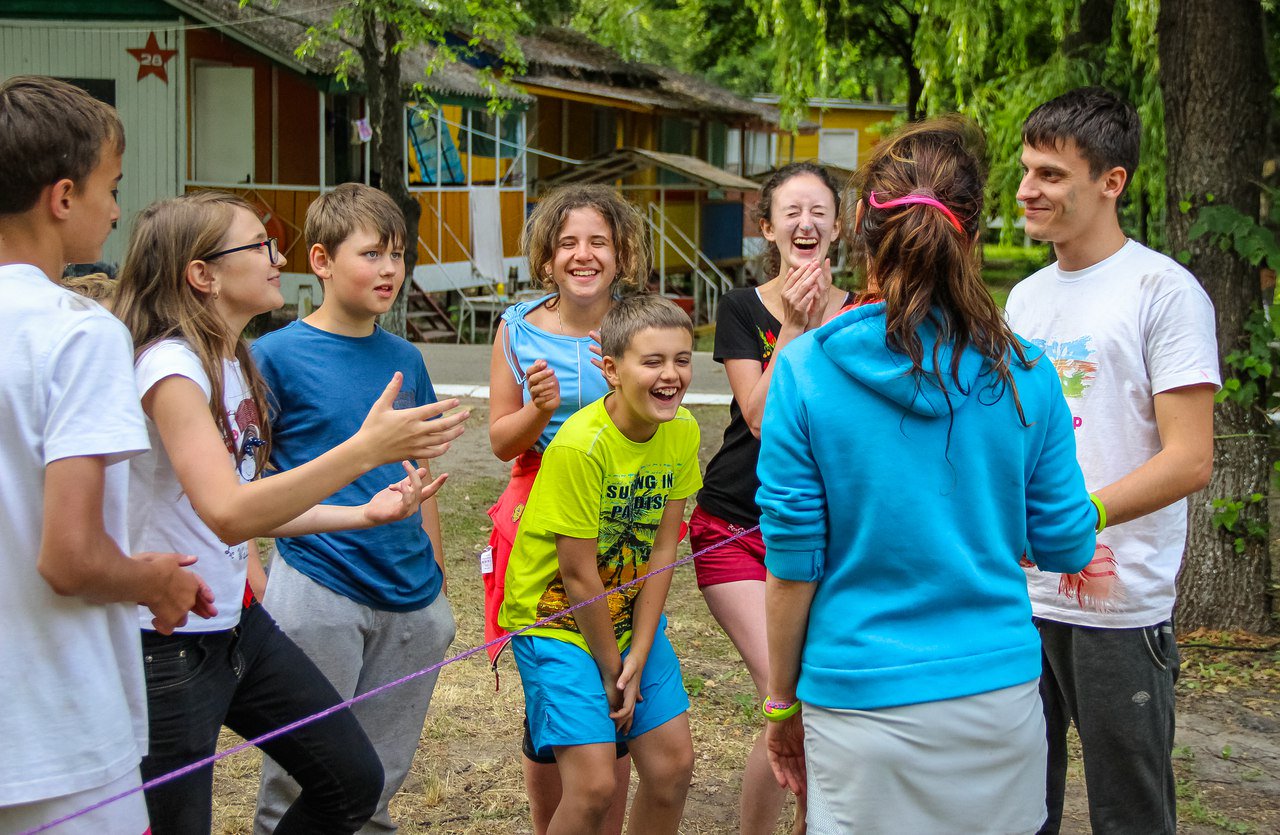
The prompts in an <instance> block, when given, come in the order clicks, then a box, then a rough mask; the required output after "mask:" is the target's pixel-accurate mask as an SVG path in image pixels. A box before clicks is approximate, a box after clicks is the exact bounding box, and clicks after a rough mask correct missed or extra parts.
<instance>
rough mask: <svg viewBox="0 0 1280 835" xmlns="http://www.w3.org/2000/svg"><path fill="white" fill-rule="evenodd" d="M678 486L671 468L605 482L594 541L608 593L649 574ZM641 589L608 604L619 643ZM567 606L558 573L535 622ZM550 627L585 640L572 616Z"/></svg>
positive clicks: (652, 466) (628, 628) (617, 596)
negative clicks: (655, 545)
mask: <svg viewBox="0 0 1280 835" xmlns="http://www.w3.org/2000/svg"><path fill="white" fill-rule="evenodd" d="M674 484H675V470H674V468H673V467H672V466H671V465H670V464H648V465H646V466H644V467H642V468H641V470H640V472H639V473H637V474H635V475H631V474H616V475H612V476H607V477H606V478H605V484H604V495H603V497H602V499H601V501H600V532H599V534H598V535H597V537H596V568H597V570H598V571H599V572H600V582H601V583H603V584H604V587H605V588H606V589H613V588H617V587H618V586H620V585H622V584H624V583H629V582H631V581H632V580H634V579H635V578H636V577H639V576H642V575H643V574H645V573H647V572H648V570H649V555H650V553H651V552H652V551H653V540H654V537H655V536H657V533H658V525H659V523H660V522H661V521H662V511H663V510H664V509H665V508H666V506H667V496H668V494H670V492H671V488H672V486H673V485H674ZM643 585H644V584H643V583H637V584H636V585H634V586H631V587H630V588H628V589H626V590H624V591H621V592H618V593H617V594H611V595H609V596H608V597H606V598H605V601H606V602H607V603H608V604H609V618H610V620H612V621H613V634H614V637H615V638H621V637H622V636H623V635H625V634H626V633H628V632H630V631H631V614H632V606H631V604H632V601H633V600H635V598H636V595H638V594H639V593H640V589H641V588H642V587H643ZM568 606H569V598H568V595H567V594H566V593H565V589H564V580H563V579H562V578H561V576H560V573H559V572H556V576H555V577H554V578H552V580H551V583H550V585H548V586H547V590H546V591H544V592H543V593H542V596H541V597H540V598H539V600H538V610H537V617H538V619H539V620H541V619H542V618H546V617H550V616H551V615H554V614H555V613H557V612H560V611H562V610H564V609H566V608H568ZM546 626H548V627H554V628H558V629H568V630H571V631H573V632H578V633H579V634H581V630H580V629H578V624H577V623H576V622H575V621H574V619H573V615H568V616H566V617H563V618H560V619H559V620H556V621H553V622H551V623H549V624H546Z"/></svg>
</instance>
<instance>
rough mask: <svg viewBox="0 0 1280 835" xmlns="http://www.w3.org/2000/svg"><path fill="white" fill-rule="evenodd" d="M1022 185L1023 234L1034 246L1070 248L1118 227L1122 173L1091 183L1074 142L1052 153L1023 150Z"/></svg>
mask: <svg viewBox="0 0 1280 835" xmlns="http://www.w3.org/2000/svg"><path fill="white" fill-rule="evenodd" d="M1022 168H1023V171H1024V173H1023V175H1022V182H1021V183H1020V184H1019V185H1018V200H1019V202H1021V203H1022V204H1023V207H1024V209H1025V212H1026V218H1027V234H1028V235H1029V236H1031V237H1032V238H1035V239H1036V240H1038V241H1048V242H1051V243H1054V244H1057V245H1059V246H1068V247H1069V246H1071V245H1072V244H1075V243H1078V242H1080V241H1085V240H1088V239H1090V238H1096V237H1100V236H1101V235H1102V233H1103V231H1104V230H1106V229H1109V228H1110V227H1111V226H1113V225H1115V224H1116V223H1117V220H1116V201H1117V200H1119V197H1120V193H1121V191H1123V189H1124V182H1125V173H1124V169H1123V168H1121V167H1118V166H1117V167H1116V168H1113V169H1111V170H1110V171H1105V172H1103V173H1102V175H1101V176H1099V177H1093V176H1092V175H1091V174H1090V171H1089V162H1088V161H1087V160H1086V159H1085V158H1084V156H1083V155H1081V153H1080V151H1079V149H1078V148H1077V147H1076V144H1075V142H1073V141H1071V140H1067V141H1066V142H1064V143H1062V144H1061V145H1059V146H1058V147H1056V148H1037V147H1033V146H1031V145H1023V146H1022Z"/></svg>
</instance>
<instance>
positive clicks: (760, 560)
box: [689, 505, 765, 589]
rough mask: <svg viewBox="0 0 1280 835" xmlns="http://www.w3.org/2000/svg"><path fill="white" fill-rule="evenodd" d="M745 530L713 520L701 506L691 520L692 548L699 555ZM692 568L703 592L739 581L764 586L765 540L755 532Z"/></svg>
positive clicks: (715, 550) (716, 550) (714, 551)
mask: <svg viewBox="0 0 1280 835" xmlns="http://www.w3.org/2000/svg"><path fill="white" fill-rule="evenodd" d="M744 530H746V529H745V528H743V527H742V526H741V525H735V524H733V523H732V522H727V521H725V520H724V519H721V518H720V517H719V516H712V515H711V514H710V513H708V512H707V511H705V510H703V509H702V506H701V505H699V506H698V507H696V508H694V509H693V515H692V516H690V517H689V544H690V545H691V546H692V548H693V551H694V553H697V552H698V551H701V550H702V549H703V548H708V547H710V546H712V545H715V544H716V543H717V542H723V541H724V540H726V539H728V538H729V537H731V536H733V535H734V534H737V533H742V532H743V531H744ZM693 568H694V573H695V574H696V575H697V577H698V588H700V589H701V588H706V587H707V586H718V585H720V584H721V583H735V582H737V581H739V580H759V581H760V582H764V577H765V570H764V538H763V537H761V536H760V531H759V530H754V531H752V532H751V533H749V534H747V535H746V536H740V537H738V538H737V539H735V540H734V541H733V542H730V543H729V544H728V545H721V546H720V547H718V548H713V549H712V550H710V551H708V552H707V553H705V554H703V555H702V556H700V557H698V558H697V559H695V560H694V561H693Z"/></svg>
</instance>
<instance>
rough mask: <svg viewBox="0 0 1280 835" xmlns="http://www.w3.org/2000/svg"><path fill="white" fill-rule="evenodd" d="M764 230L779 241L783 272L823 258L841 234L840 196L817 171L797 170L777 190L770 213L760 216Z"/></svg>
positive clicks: (770, 237) (770, 206)
mask: <svg viewBox="0 0 1280 835" xmlns="http://www.w3.org/2000/svg"><path fill="white" fill-rule="evenodd" d="M760 232H761V234H763V235H764V238H765V240H767V241H770V242H771V243H774V244H776V245H777V247H778V254H779V255H780V256H781V259H782V274H785V273H786V271H787V270H789V269H791V268H792V267H797V266H800V265H802V264H807V263H808V262H810V261H821V260H822V259H824V258H826V257H827V251H828V250H830V248H831V242H832V241H834V240H835V239H836V237H837V236H838V235H839V234H840V219H839V218H838V217H837V216H836V196H835V195H834V194H832V193H831V189H829V188H828V187H827V185H826V183H824V182H822V180H820V179H818V178H817V177H816V176H814V175H813V174H809V173H801V174H796V175H795V176H794V177H791V178H790V179H788V180H786V181H785V182H784V183H782V185H780V186H778V187H777V188H775V189H774V190H773V195H772V199H771V201H770V205H769V217H768V218H762V219H761V220H760Z"/></svg>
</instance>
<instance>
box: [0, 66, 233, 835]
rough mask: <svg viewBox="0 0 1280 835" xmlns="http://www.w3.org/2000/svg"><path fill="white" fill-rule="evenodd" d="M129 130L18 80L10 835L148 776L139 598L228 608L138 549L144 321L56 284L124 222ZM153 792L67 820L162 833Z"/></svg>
mask: <svg viewBox="0 0 1280 835" xmlns="http://www.w3.org/2000/svg"><path fill="white" fill-rule="evenodd" d="M123 150H124V130H123V127H122V126H121V124H120V120H119V117H117V115H116V113H115V111H114V110H113V109H111V108H110V107H108V106H106V105H104V104H102V103H100V102H98V101H96V100H95V99H93V98H92V97H90V96H89V95H88V94H87V93H85V92H83V91H82V90H80V89H78V88H76V87H73V86H71V85H69V84H65V83H63V82H60V81H55V80H53V79H50V78H41V77H32V76H27V77H15V78H11V79H9V80H7V81H5V82H4V83H3V84H0V159H2V160H4V165H2V166H0V333H3V334H4V335H5V341H6V347H5V358H4V362H3V363H0V613H2V615H0V631H3V634H4V640H3V642H0V693H3V694H4V710H3V711H0V739H3V740H4V743H3V744H4V756H3V757H0V832H21V831H25V830H27V829H32V828H35V827H38V826H41V825H44V824H47V823H49V822H51V821H53V820H56V819H59V818H61V817H63V816H66V815H70V814H72V813H74V812H77V811H79V810H81V809H84V808H86V807H88V806H90V805H92V804H94V803H96V802H100V801H102V800H104V799H106V798H109V797H111V796H113V795H115V794H118V793H120V792H123V791H126V790H128V789H130V788H133V787H136V786H138V785H139V779H140V778H139V772H138V763H139V760H140V759H141V757H142V754H143V753H144V752H145V750H146V728H147V723H146V701H145V700H146V692H145V690H144V687H143V678H142V656H141V645H140V643H139V641H138V627H137V615H136V612H137V603H138V602H139V601H141V602H142V603H143V604H144V605H146V606H148V607H149V608H150V609H151V611H152V613H153V614H154V615H155V621H154V623H155V626H156V628H157V629H161V630H166V631H167V630H171V629H173V628H174V627H176V626H178V625H180V624H182V623H184V622H185V621H186V619H187V614H188V613H189V612H193V613H195V614H197V615H200V616H204V617H207V616H209V615H210V614H212V613H213V607H212V598H211V596H210V595H209V593H208V589H207V588H206V587H205V586H204V584H203V583H202V582H201V580H200V578H199V577H198V576H196V575H195V574H194V573H192V572H191V571H188V570H186V569H185V568H183V566H184V565H187V564H189V563H190V562H192V558H189V557H183V556H181V555H178V554H138V555H135V556H134V557H133V558H130V557H128V556H127V550H128V538H127V535H126V502H127V500H128V493H127V487H128V480H127V478H128V471H127V468H126V467H127V465H124V464H122V463H121V462H122V461H123V460H124V459H126V458H129V457H130V456H132V455H135V454H137V453H139V452H141V451H143V450H146V449H147V432H146V429H145V427H144V425H143V418H142V410H141V407H140V405H139V403H138V394H137V389H136V387H135V386H134V382H133V348H132V344H131V341H130V338H129V333H128V331H126V330H125V328H124V326H123V325H122V324H121V323H120V322H119V321H117V320H116V319H115V318H114V317H113V316H111V314H109V313H107V312H106V310H104V309H103V308H102V307H101V306H100V305H98V304H97V303H96V302H93V301H89V300H87V299H84V298H81V297H80V296H77V295H76V294H74V293H72V292H71V291H69V290H66V289H64V288H62V287H60V286H58V285H57V284H55V283H54V280H53V279H55V278H57V277H59V276H60V275H61V273H62V268H63V265H64V264H66V263H68V262H70V263H85V262H91V261H96V260H97V259H98V258H99V257H100V256H101V253H102V244H103V242H104V241H105V240H106V238H107V235H108V234H109V233H110V232H111V229H112V226H113V225H114V223H115V221H116V219H117V218H118V217H119V216H120V210H119V208H118V207H117V206H116V201H115V189H116V185H117V183H118V182H119V180H120V176H121V170H120V163H121V156H122V153H123ZM147 826H148V822H147V810H146V805H145V804H144V802H143V798H142V794H141V792H138V793H136V794H134V795H132V796H130V797H128V798H125V799H124V800H121V801H118V802H116V803H111V804H108V805H106V806H104V807H103V808H101V809H97V810H95V811H93V812H92V813H89V814H85V815H82V816H80V817H77V818H75V819H74V820H72V821H69V822H67V823H65V824H63V825H61V826H59V827H56V828H55V829H54V830H52V831H53V832H55V833H59V834H60V835H69V833H91V835H100V833H104V832H111V833H116V832H120V833H133V834H134V835H140V834H141V833H142V832H144V831H146V830H147Z"/></svg>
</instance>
